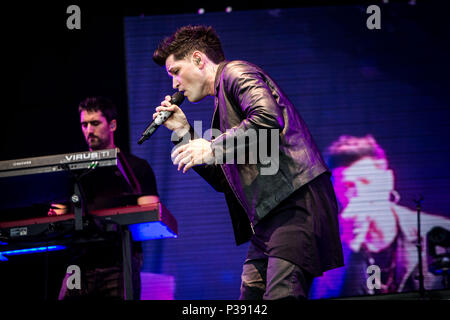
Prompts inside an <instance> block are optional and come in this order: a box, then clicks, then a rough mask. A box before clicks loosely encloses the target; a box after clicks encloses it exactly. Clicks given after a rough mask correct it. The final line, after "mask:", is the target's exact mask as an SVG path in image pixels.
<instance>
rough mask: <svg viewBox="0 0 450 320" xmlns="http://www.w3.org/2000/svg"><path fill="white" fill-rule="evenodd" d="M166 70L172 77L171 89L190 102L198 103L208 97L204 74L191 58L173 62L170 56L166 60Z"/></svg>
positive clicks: (173, 59)
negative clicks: (181, 93)
mask: <svg viewBox="0 0 450 320" xmlns="http://www.w3.org/2000/svg"><path fill="white" fill-rule="evenodd" d="M166 70H167V73H168V74H169V76H170V77H172V85H173V88H174V89H178V91H181V92H183V93H184V95H185V96H186V97H187V98H188V100H189V101H190V102H198V101H200V100H202V99H203V98H204V97H206V96H207V95H208V94H207V92H206V77H205V74H204V72H202V70H201V69H200V68H198V66H197V65H195V63H194V62H193V60H192V57H190V56H188V57H186V58H184V59H182V60H175V57H174V56H173V54H172V55H170V56H169V57H168V58H167V59H166Z"/></svg>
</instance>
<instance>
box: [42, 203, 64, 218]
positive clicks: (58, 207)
mask: <svg viewBox="0 0 450 320" xmlns="http://www.w3.org/2000/svg"><path fill="white" fill-rule="evenodd" d="M67 210H68V208H67V205H65V204H61V203H52V205H51V206H50V209H49V210H48V212H47V215H48V216H60V215H62V214H66V213H67Z"/></svg>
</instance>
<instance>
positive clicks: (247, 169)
mask: <svg viewBox="0 0 450 320" xmlns="http://www.w3.org/2000/svg"><path fill="white" fill-rule="evenodd" d="M153 59H154V61H155V62H156V63H157V64H158V65H160V66H165V69H166V71H167V73H168V74H169V76H170V77H172V81H173V87H174V88H175V89H178V90H179V91H181V92H184V95H185V96H186V97H187V98H188V100H189V101H191V102H197V101H200V100H202V99H203V98H205V97H206V96H214V97H215V112H214V116H213V129H216V131H217V130H219V132H220V134H219V135H218V136H217V137H215V139H213V140H212V141H208V140H205V139H200V138H196V136H195V133H194V132H193V129H192V127H191V126H190V124H189V122H188V121H187V119H186V116H185V115H184V113H183V111H182V110H181V109H180V108H179V107H178V106H177V105H172V104H171V103H170V97H169V96H167V97H166V100H165V101H163V102H161V105H160V106H159V107H157V108H156V113H155V114H154V115H153V118H156V116H157V115H158V113H159V112H161V111H163V110H166V111H172V112H173V114H172V116H171V117H170V118H169V119H168V120H167V121H166V122H164V125H165V126H166V127H167V128H168V129H170V130H172V131H173V132H174V134H175V135H176V137H177V138H178V139H179V140H182V141H181V142H182V143H179V144H178V145H177V146H178V147H177V148H176V149H175V150H174V152H173V153H172V160H173V163H174V164H175V165H176V166H177V167H178V170H183V172H186V171H187V170H189V169H190V168H192V167H193V169H194V170H195V171H196V172H198V173H199V174H200V175H201V176H202V177H203V178H204V179H205V180H206V181H207V182H208V183H210V184H211V185H212V186H213V187H214V188H215V189H216V190H217V191H220V192H223V193H224V194H225V198H226V201H227V204H228V207H229V211H230V215H231V220H232V224H233V229H234V234H235V239H236V243H237V244H238V245H239V244H242V243H245V242H247V241H249V240H250V242H251V243H250V246H249V250H248V254H247V258H246V260H245V263H244V266H243V271H242V283H241V295H240V299H304V298H307V296H308V291H309V288H310V286H311V282H312V280H313V278H314V277H317V276H321V275H322V273H323V272H324V271H326V270H330V269H333V268H338V267H341V266H343V255H342V247H341V242H340V238H339V226H338V219H337V204H336V198H335V194H334V190H333V187H332V184H331V181H330V172H329V170H328V168H327V167H326V165H325V163H324V161H323V159H322V156H321V154H320V152H319V151H318V148H317V146H316V144H315V143H314V141H313V139H312V137H311V135H310V133H309V131H308V129H307V127H306V124H305V123H304V121H303V119H302V118H301V116H300V115H299V114H298V112H297V111H296V109H295V107H294V106H293V104H292V103H291V102H290V101H289V100H288V98H287V97H286V95H285V94H284V93H283V92H282V90H281V88H280V87H279V86H278V85H277V84H276V83H275V81H274V80H273V79H272V78H271V77H270V76H269V75H268V74H267V73H266V72H264V71H263V70H262V69H260V68H259V67H258V66H255V65H253V64H251V63H249V62H245V61H226V60H225V56H224V53H223V51H222V46H221V43H220V40H219V38H218V36H217V35H216V33H215V31H214V29H213V28H212V27H208V26H185V27H182V28H180V29H178V30H177V31H176V32H175V33H174V34H173V35H171V36H170V37H167V38H165V39H164V40H163V41H162V42H161V43H160V44H159V46H158V48H157V49H156V50H155V52H154V55H153ZM262 130H266V131H267V130H269V131H271V132H274V131H273V130H276V132H277V135H276V136H275V137H276V138H277V139H278V140H279V141H271V143H270V145H267V146H264V145H261V141H257V142H256V144H257V145H258V146H259V147H261V146H262V147H269V148H270V147H271V148H272V150H271V152H272V154H274V155H276V157H274V158H276V159H277V160H275V161H277V162H279V163H277V166H276V167H277V170H275V172H272V173H270V174H267V173H266V174H263V173H262V172H263V169H265V168H267V163H263V162H262V161H259V160H258V161H257V162H256V163H252V162H251V161H248V159H246V162H245V163H237V162H236V161H229V160H230V159H236V158H240V157H241V155H240V154H238V153H239V152H242V151H243V150H244V151H245V152H247V151H248V148H249V147H250V146H251V145H252V144H255V141H253V142H252V141H250V142H248V143H247V142H246V143H244V145H239V143H238V144H237V145H235V144H234V142H233V141H235V140H237V141H239V140H240V141H242V139H240V138H242V137H243V136H245V135H247V134H248V133H250V132H256V134H255V135H253V136H256V137H257V139H261V136H262V135H260V132H262ZM186 138H187V139H186ZM250 140H251V139H250ZM275 140H276V139H275ZM244 141H246V140H245V139H244ZM262 142H263V143H264V141H262ZM275 142H276V143H275ZM274 146H277V147H276V150H273V149H274ZM230 154H231V155H232V156H231V157H228V155H230ZM225 155H226V156H227V161H223V157H224V156H225ZM269 165H270V164H269Z"/></svg>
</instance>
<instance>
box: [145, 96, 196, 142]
mask: <svg viewBox="0 0 450 320" xmlns="http://www.w3.org/2000/svg"><path fill="white" fill-rule="evenodd" d="M170 100H171V97H170V96H166V98H165V100H164V101H162V102H161V105H160V106H159V107H157V108H156V112H155V113H154V114H153V120H155V118H156V116H157V115H158V113H159V112H161V111H163V110H166V111H172V112H173V114H172V116H170V118H169V119H167V120H166V121H165V122H164V123H163V125H164V126H165V127H166V128H167V129H169V130H171V131H174V132H175V133H176V134H177V136H179V137H182V136H184V135H185V134H186V133H187V132H188V131H189V128H190V126H189V123H188V121H187V119H186V115H185V114H184V112H183V110H181V108H180V107H178V106H177V105H175V104H171V103H170Z"/></svg>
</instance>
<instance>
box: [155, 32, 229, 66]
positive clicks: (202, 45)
mask: <svg viewBox="0 0 450 320" xmlns="http://www.w3.org/2000/svg"><path fill="white" fill-rule="evenodd" d="M195 50H199V51H201V52H203V53H204V54H206V56H207V57H208V58H209V59H211V61H213V62H214V63H217V64H218V63H220V62H222V61H224V60H225V55H224V53H223V50H222V45H221V43H220V40H219V37H218V36H217V34H216V31H215V30H214V28H213V27H211V26H203V25H196V26H191V25H188V26H184V27H181V28H179V29H178V30H177V31H176V32H175V33H174V34H173V35H171V36H169V37H166V38H164V40H162V41H161V42H160V43H159V45H158V48H157V49H156V50H155V52H154V53H153V60H154V61H155V62H156V63H157V64H158V65H160V66H164V65H165V64H166V59H167V57H168V56H170V55H171V54H173V55H174V57H175V59H176V60H181V59H184V58H185V57H186V56H188V55H189V54H190V53H192V52H194V51H195Z"/></svg>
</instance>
